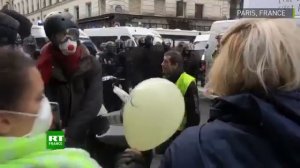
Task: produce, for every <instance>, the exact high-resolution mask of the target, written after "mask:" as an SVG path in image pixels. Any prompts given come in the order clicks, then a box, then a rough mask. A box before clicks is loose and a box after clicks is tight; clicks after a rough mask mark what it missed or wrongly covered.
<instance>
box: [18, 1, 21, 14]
mask: <svg viewBox="0 0 300 168" xmlns="http://www.w3.org/2000/svg"><path fill="white" fill-rule="evenodd" d="M18 12H19V13H21V7H20V3H18Z"/></svg>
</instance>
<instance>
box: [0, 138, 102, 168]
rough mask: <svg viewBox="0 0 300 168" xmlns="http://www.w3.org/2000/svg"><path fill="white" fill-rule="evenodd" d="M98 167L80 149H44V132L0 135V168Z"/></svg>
mask: <svg viewBox="0 0 300 168" xmlns="http://www.w3.org/2000/svg"><path fill="white" fill-rule="evenodd" d="M22 167H24V168H25V167H26V168H28V167H30V168H41V167H43V168H99V167H100V166H99V165H98V164H97V162H96V161H95V160H93V159H91V158H90V156H89V154H88V153H87V152H85V151H84V150H81V149H73V148H66V149H62V150H48V149H46V134H41V135H39V136H36V137H30V138H27V137H17V138H16V137H0V168H22Z"/></svg>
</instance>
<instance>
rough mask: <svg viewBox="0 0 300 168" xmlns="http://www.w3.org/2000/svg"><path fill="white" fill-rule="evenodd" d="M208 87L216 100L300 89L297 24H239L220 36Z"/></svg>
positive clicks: (263, 21) (262, 21)
mask: <svg viewBox="0 0 300 168" xmlns="http://www.w3.org/2000/svg"><path fill="white" fill-rule="evenodd" d="M207 87H208V89H209V90H211V91H212V92H213V93H214V94H216V95H218V96H226V95H232V94H237V93H240V92H243V91H265V92H267V91H268V90H284V91H292V90H297V89H300V29H299V28H298V27H297V25H296V22H295V21H293V20H292V19H255V20H242V21H240V23H238V25H237V26H234V27H233V28H232V29H231V30H229V31H228V32H227V33H226V34H225V35H224V36H223V38H222V40H221V48H220V53H219V55H218V56H217V58H216V60H215V62H214V64H213V66H212V68H211V70H210V73H209V77H208V83H207Z"/></svg>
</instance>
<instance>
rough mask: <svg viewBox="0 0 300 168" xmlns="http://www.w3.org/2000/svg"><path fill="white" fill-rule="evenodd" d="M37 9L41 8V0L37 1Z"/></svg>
mask: <svg viewBox="0 0 300 168" xmlns="http://www.w3.org/2000/svg"><path fill="white" fill-rule="evenodd" d="M36 9H37V10H39V9H40V1H39V0H37V2H36Z"/></svg>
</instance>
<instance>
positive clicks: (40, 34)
mask: <svg viewBox="0 0 300 168" xmlns="http://www.w3.org/2000/svg"><path fill="white" fill-rule="evenodd" d="M31 35H32V36H33V37H34V38H35V41H36V45H37V46H36V47H37V49H41V48H42V47H43V46H44V45H45V44H46V43H47V42H48V41H49V40H48V38H47V36H46V33H45V30H44V26H40V25H32V27H31Z"/></svg>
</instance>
